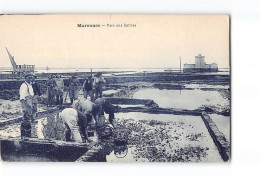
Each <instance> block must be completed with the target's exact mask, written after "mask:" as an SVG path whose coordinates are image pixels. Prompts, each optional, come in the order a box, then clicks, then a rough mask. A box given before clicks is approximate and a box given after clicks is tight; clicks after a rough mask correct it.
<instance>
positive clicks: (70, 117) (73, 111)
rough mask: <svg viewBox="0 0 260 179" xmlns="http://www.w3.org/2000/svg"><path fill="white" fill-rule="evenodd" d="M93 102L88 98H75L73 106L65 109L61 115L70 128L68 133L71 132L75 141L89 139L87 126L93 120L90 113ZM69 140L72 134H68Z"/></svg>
mask: <svg viewBox="0 0 260 179" xmlns="http://www.w3.org/2000/svg"><path fill="white" fill-rule="evenodd" d="M92 105H93V103H92V102H91V101H89V100H87V99H80V100H75V101H74V102H73V104H72V107H73V108H66V109H64V110H63V111H62V112H61V114H60V117H61V119H62V120H63V121H64V123H65V125H66V126H67V128H68V131H69V132H68V134H70V133H71V139H72V141H74V142H85V141H86V140H87V126H88V124H89V123H90V122H91V121H92V117H91V115H90V113H91V111H92ZM66 136H67V137H66V139H67V140H68V139H69V138H70V136H68V135H66Z"/></svg>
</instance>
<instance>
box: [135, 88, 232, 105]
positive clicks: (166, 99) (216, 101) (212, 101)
mask: <svg viewBox="0 0 260 179" xmlns="http://www.w3.org/2000/svg"><path fill="white" fill-rule="evenodd" d="M133 98H136V99H151V100H153V101H154V102H155V103H157V104H158V105H159V106H160V107H162V108H177V109H189V110H195V109H198V108H200V107H202V106H216V107H223V106H227V105H229V101H228V100H227V99H225V98H223V97H222V96H221V95H220V94H219V93H218V92H217V91H202V90H199V89H194V90H165V89H164V90H160V89H142V90H139V91H137V92H136V93H135V94H134V95H133Z"/></svg>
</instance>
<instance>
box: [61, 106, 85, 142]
mask: <svg viewBox="0 0 260 179" xmlns="http://www.w3.org/2000/svg"><path fill="white" fill-rule="evenodd" d="M60 117H61V119H62V120H63V121H64V123H65V124H66V126H67V127H68V128H69V129H70V132H71V139H72V141H74V142H83V139H82V136H81V134H80V127H79V125H78V112H77V110H75V109H73V108H66V109H64V110H63V111H62V112H61V113H60Z"/></svg>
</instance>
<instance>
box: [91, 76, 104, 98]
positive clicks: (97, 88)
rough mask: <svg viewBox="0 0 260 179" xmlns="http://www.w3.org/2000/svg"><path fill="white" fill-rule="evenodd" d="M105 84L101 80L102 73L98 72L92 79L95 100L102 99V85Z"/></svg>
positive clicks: (102, 79)
mask: <svg viewBox="0 0 260 179" xmlns="http://www.w3.org/2000/svg"><path fill="white" fill-rule="evenodd" d="M105 83H106V80H105V79H104V78H103V76H102V73H101V72H98V73H97V74H96V75H95V78H94V84H93V86H94V88H95V99H97V98H102V92H103V84H105Z"/></svg>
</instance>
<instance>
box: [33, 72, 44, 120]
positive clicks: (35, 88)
mask: <svg viewBox="0 0 260 179" xmlns="http://www.w3.org/2000/svg"><path fill="white" fill-rule="evenodd" d="M36 78H37V77H36V75H34V76H33V78H32V88H33V93H34V97H33V102H34V104H35V108H36V111H37V104H39V100H40V96H41V95H42V93H41V90H40V86H39V84H38V83H37V82H36V81H35V79H36ZM35 115H36V114H35ZM35 117H36V116H35Z"/></svg>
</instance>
